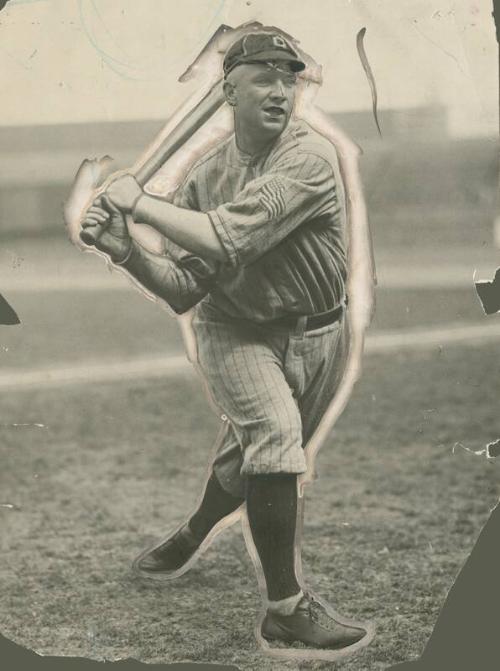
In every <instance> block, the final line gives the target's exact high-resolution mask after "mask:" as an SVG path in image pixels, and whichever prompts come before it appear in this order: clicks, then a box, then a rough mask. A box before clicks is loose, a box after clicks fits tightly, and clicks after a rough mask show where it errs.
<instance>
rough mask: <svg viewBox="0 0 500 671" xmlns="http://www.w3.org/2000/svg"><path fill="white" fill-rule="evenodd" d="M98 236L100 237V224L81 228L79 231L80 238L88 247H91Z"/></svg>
mask: <svg viewBox="0 0 500 671" xmlns="http://www.w3.org/2000/svg"><path fill="white" fill-rule="evenodd" d="M100 237H101V227H100V226H92V227H88V228H83V229H82V230H81V231H80V240H81V241H82V242H84V243H85V244H86V245H89V247H93V246H94V245H95V243H96V242H97V241H98V240H99V238H100Z"/></svg>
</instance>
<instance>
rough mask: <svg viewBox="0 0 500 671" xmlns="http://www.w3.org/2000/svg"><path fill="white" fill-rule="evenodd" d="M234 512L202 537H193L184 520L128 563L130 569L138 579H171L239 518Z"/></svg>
mask: <svg viewBox="0 0 500 671" xmlns="http://www.w3.org/2000/svg"><path fill="white" fill-rule="evenodd" d="M239 515H240V513H239V511H235V512H233V513H231V514H230V515H227V517H224V518H223V519H222V520H220V522H218V523H217V524H216V525H215V526H214V527H213V528H212V529H211V530H210V532H209V533H208V534H207V535H206V536H204V537H203V538H201V539H200V538H197V537H196V536H195V535H194V534H193V532H192V531H191V529H190V528H189V524H188V523H187V522H185V523H184V524H183V525H182V526H181V527H179V528H178V529H177V531H175V532H174V533H173V534H171V535H170V536H169V537H168V538H167V539H166V540H163V541H161V542H160V543H159V544H157V545H155V546H153V547H150V548H147V549H146V550H144V552H141V554H140V555H139V556H138V557H137V558H136V559H135V560H134V562H133V563H132V569H133V571H134V572H135V573H136V574H137V575H138V576H140V577H141V578H152V579H153V580H172V579H174V578H178V577H180V576H181V575H183V574H184V573H186V571H188V570H189V569H190V568H191V567H192V566H193V564H194V563H195V562H196V561H197V559H198V558H199V557H200V555H201V554H203V552H204V551H205V550H206V548H207V547H208V546H209V545H210V543H211V542H212V540H213V539H214V538H215V537H216V536H217V535H218V534H219V533H220V532H221V531H222V530H223V529H225V528H226V527H228V526H231V525H232V524H233V523H234V522H235V521H236V520H237V519H239Z"/></svg>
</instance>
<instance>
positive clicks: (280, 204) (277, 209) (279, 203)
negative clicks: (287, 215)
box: [259, 177, 286, 219]
mask: <svg viewBox="0 0 500 671" xmlns="http://www.w3.org/2000/svg"><path fill="white" fill-rule="evenodd" d="M284 191H285V185H284V184H283V183H282V180H281V179H280V177H274V178H273V179H272V180H271V181H269V182H267V183H266V184H264V186H262V187H261V189H260V193H259V203H260V205H261V206H262V207H263V208H264V210H265V211H266V212H267V214H268V215H269V217H270V218H271V219H277V218H278V217H281V215H282V214H283V213H284V211H285V207H286V205H285V198H284Z"/></svg>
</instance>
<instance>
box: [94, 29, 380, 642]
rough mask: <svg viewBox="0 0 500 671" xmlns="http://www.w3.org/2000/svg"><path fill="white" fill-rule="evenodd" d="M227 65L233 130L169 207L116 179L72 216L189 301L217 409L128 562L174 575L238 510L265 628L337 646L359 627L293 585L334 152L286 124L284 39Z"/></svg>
mask: <svg viewBox="0 0 500 671" xmlns="http://www.w3.org/2000/svg"><path fill="white" fill-rule="evenodd" d="M223 67H224V93H225V97H226V101H227V103H228V104H229V105H230V106H231V107H232V108H233V111H234V128H235V132H234V135H233V136H232V137H231V138H229V140H228V141H226V142H225V143H223V144H220V145H218V146H217V147H215V148H214V149H212V150H211V151H210V152H209V153H208V154H207V155H205V156H204V157H203V158H202V159H201V160H199V161H198V162H197V163H196V164H195V165H194V166H193V167H192V168H191V170H190V172H189V174H188V175H187V177H186V179H185V181H184V183H183V184H182V186H181V187H180V188H179V189H178V191H177V193H176V196H175V199H174V202H173V203H170V202H166V201H165V200H162V199H159V198H156V197H152V196H150V195H148V194H146V193H144V192H143V190H142V189H141V188H140V186H139V185H138V184H137V182H136V181H135V179H134V178H133V177H132V176H131V175H125V176H122V177H120V178H118V179H117V180H116V181H114V182H112V183H111V185H110V186H109V188H108V189H107V191H106V193H105V194H104V196H102V197H101V199H99V200H98V201H96V202H95V203H94V205H93V206H92V207H91V208H90V209H89V211H88V213H87V215H86V218H85V221H84V223H83V226H95V224H96V223H99V224H102V225H103V234H102V236H101V237H100V239H99V241H98V243H97V246H98V248H99V249H100V250H102V251H104V252H106V253H107V254H109V255H110V257H111V260H112V261H113V262H114V263H115V264H118V265H122V266H123V267H124V268H126V270H127V271H128V272H129V273H131V274H132V275H133V276H134V277H135V278H137V279H138V280H139V281H140V282H141V283H142V284H143V285H144V286H145V287H146V288H147V289H149V290H150V291H152V292H154V293H155V294H156V295H157V296H159V297H160V298H162V299H164V300H165V301H166V302H167V303H168V304H169V305H170V306H171V307H173V309H174V310H175V311H176V312H178V313H183V312H185V311H187V310H189V309H190V308H192V307H193V306H196V308H195V312H194V318H193V329H194V332H195V335H196V342H197V349H198V363H199V366H200V368H201V370H202V372H203V374H204V377H205V379H206V381H207V384H208V387H209V390H210V392H211V395H212V397H213V399H214V400H215V402H216V404H217V405H218V407H219V408H220V409H221V413H223V415H222V417H223V422H224V433H223V437H222V440H221V443H220V446H219V449H218V451H217V454H216V457H215V460H214V462H213V465H212V469H211V474H210V477H209V479H208V482H207V485H206V489H205V492H204V495H203V498H202V500H201V503H200V505H199V507H198V509H197V510H196V511H195V513H194V514H193V515H192V516H191V517H190V518H189V519H188V520H187V522H186V523H185V524H184V525H182V526H181V527H180V529H179V530H178V531H177V532H176V533H175V534H173V535H172V536H171V537H169V538H168V539H167V540H166V541H164V542H162V543H160V544H159V545H157V546H156V547H155V548H153V549H151V550H147V551H145V552H144V553H142V555H141V556H140V557H139V558H138V559H137V560H136V562H135V567H136V569H137V570H138V571H139V572H140V573H141V574H142V575H148V576H165V577H175V576H177V575H180V574H181V573H183V572H184V571H185V570H187V568H189V566H190V565H191V564H192V562H193V560H194V559H195V558H196V557H197V556H198V555H199V553H200V551H201V550H202V549H203V548H204V547H206V544H207V540H208V539H210V538H211V537H212V536H213V535H214V534H215V533H216V532H217V530H219V529H220V528H222V527H223V526H224V521H225V520H227V519H228V516H229V515H231V513H233V512H234V511H236V510H237V509H238V508H239V507H240V506H242V504H243V503H244V504H245V507H246V514H247V517H248V523H249V527H250V530H251V534H252V538H253V542H254V544H255V548H256V551H257V554H258V557H259V560H260V564H261V567H262V571H263V575H264V577H265V582H266V587H267V612H266V614H265V617H264V619H263V621H262V625H261V633H262V636H263V637H264V638H266V639H268V640H274V641H281V642H282V643H283V642H284V643H286V644H293V643H294V642H299V643H301V644H302V646H306V647H312V648H331V649H340V648H346V647H349V646H352V645H354V644H356V643H358V642H359V641H361V640H362V639H364V638H365V637H366V636H367V631H366V630H365V629H364V628H363V626H361V625H359V626H358V625H355V624H349V625H347V624H345V623H341V622H339V621H337V619H336V618H335V617H333V616H332V613H331V612H329V609H328V608H325V607H324V605H322V604H321V603H319V602H318V601H317V600H316V599H315V598H313V597H312V596H311V595H310V593H309V592H307V591H306V590H305V589H304V587H303V585H302V584H300V576H298V575H297V570H296V561H295V556H294V553H295V552H297V554H298V553H299V549H300V548H299V547H298V538H299V537H300V534H299V533H297V524H298V522H297V520H298V519H299V518H300V516H298V514H297V509H298V488H297V477H298V475H299V474H300V473H303V472H305V470H306V460H305V455H304V446H305V445H306V443H307V441H308V439H309V438H310V437H311V435H312V434H313V432H314V430H315V429H316V427H317V426H318V423H319V421H320V419H321V417H322V415H323V414H324V411H325V410H326V408H327V406H328V405H329V403H330V401H331V399H332V397H333V395H334V393H335V391H336V389H337V386H338V384H339V382H340V380H341V378H342V375H343V371H344V366H345V361H346V354H347V346H348V331H347V327H346V320H345V310H346V306H345V281H346V250H345V240H344V236H345V219H346V215H345V206H344V194H343V189H342V182H341V179H340V176H339V170H338V164H337V157H336V154H335V150H334V148H333V146H332V145H331V144H330V143H329V142H328V141H326V140H325V139H324V138H323V137H322V136H321V135H319V134H317V133H316V132H314V131H313V130H312V129H311V128H310V127H309V126H308V125H307V124H306V123H305V122H302V121H293V120H291V115H292V110H293V105H294V97H295V90H296V77H297V73H298V72H300V71H301V70H303V69H304V67H305V65H304V63H303V62H302V61H301V60H300V58H299V56H298V55H297V53H296V51H295V50H294V49H293V47H292V46H291V45H290V44H289V42H288V41H287V40H286V39H284V38H283V36H281V35H280V34H279V33H277V32H260V33H250V34H247V35H246V36H244V37H243V38H241V39H239V40H238V41H237V42H236V43H234V44H233V45H232V46H231V47H230V48H229V50H228V51H227V53H226V55H225V59H224V66H223ZM126 214H130V215H132V217H133V219H134V221H135V222H137V223H143V224H149V225H150V226H153V227H154V228H155V229H156V230H157V231H159V232H160V233H161V234H162V235H163V236H165V238H166V240H167V249H166V253H165V254H164V255H161V256H160V255H155V254H152V253H150V252H149V251H147V250H145V249H143V248H142V247H141V246H140V245H139V244H138V243H137V242H136V241H135V240H132V239H131V237H130V236H129V234H128V231H127V227H126V224H125V220H124V215H126ZM299 531H300V530H299Z"/></svg>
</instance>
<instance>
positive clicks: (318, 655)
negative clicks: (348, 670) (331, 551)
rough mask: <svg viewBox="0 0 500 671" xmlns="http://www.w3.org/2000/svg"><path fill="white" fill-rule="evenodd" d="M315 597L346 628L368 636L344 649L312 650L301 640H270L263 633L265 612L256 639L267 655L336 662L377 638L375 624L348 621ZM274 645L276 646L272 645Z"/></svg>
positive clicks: (288, 658)
mask: <svg viewBox="0 0 500 671" xmlns="http://www.w3.org/2000/svg"><path fill="white" fill-rule="evenodd" d="M309 593H311V592H309ZM313 596H314V598H315V599H316V601H318V603H320V604H321V605H322V606H323V607H324V608H325V609H326V611H327V613H328V614H329V615H330V616H331V617H333V618H334V619H335V620H337V622H339V623H341V624H343V625H346V626H354V627H362V628H363V629H365V631H366V634H365V635H364V636H363V638H361V639H360V640H359V641H356V643H351V645H346V646H344V647H343V648H312V647H309V646H307V644H305V643H302V642H301V641H299V640H295V641H286V640H284V639H281V638H271V637H269V638H268V637H266V636H265V635H264V634H263V633H262V624H263V622H264V618H265V611H264V612H263V613H262V616H261V617H260V618H259V621H258V623H257V626H256V629H255V638H256V640H257V643H258V644H259V646H260V648H261V649H262V651H263V652H264V653H265V654H266V655H268V656H270V657H275V658H278V659H287V660H299V661H304V660H322V661H328V662H334V661H336V660H339V659H341V658H343V657H347V656H349V655H353V654H355V653H356V652H358V651H359V650H361V649H362V648H365V647H366V646H367V645H369V644H370V643H371V642H372V640H373V638H374V636H375V625H374V624H373V622H359V621H354V620H348V619H346V618H344V617H342V616H340V615H339V614H338V613H336V612H335V611H334V610H333V609H332V608H331V607H330V606H329V605H327V604H325V602H324V601H322V600H321V599H319V598H318V597H317V596H316V595H313ZM272 643H274V644H275V645H274V646H273V645H271V644H272ZM276 644H278V646H280V647H276ZM294 644H298V645H301V646H304V647H300V648H299V647H296V648H295V647H293V645H294Z"/></svg>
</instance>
